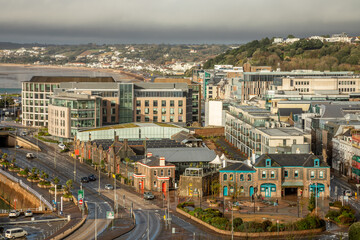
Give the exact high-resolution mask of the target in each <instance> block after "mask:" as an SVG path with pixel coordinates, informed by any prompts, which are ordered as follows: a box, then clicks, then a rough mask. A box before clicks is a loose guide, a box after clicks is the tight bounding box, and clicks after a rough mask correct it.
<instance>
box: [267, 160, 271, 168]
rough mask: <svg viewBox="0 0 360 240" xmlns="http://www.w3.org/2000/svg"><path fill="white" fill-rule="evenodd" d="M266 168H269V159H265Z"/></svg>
mask: <svg viewBox="0 0 360 240" xmlns="http://www.w3.org/2000/svg"><path fill="white" fill-rule="evenodd" d="M266 167H271V160H270V159H266Z"/></svg>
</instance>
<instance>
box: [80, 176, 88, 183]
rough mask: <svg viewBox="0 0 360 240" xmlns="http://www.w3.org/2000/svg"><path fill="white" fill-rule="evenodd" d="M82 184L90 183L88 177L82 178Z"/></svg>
mask: <svg viewBox="0 0 360 240" xmlns="http://www.w3.org/2000/svg"><path fill="white" fill-rule="evenodd" d="M81 182H82V183H88V182H89V179H88V177H82V178H81Z"/></svg>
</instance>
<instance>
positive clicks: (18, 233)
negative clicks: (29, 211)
mask: <svg viewBox="0 0 360 240" xmlns="http://www.w3.org/2000/svg"><path fill="white" fill-rule="evenodd" d="M27 235H28V233H27V232H26V231H25V230H24V229H22V228H11V229H7V230H6V232H5V237H6V238H20V237H26V236H27Z"/></svg>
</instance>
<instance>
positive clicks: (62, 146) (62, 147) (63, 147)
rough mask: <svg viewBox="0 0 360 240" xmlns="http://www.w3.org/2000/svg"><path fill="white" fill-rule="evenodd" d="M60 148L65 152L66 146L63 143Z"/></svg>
mask: <svg viewBox="0 0 360 240" xmlns="http://www.w3.org/2000/svg"><path fill="white" fill-rule="evenodd" d="M58 147H59V148H61V150H65V148H66V146H65V144H63V143H59V145H58Z"/></svg>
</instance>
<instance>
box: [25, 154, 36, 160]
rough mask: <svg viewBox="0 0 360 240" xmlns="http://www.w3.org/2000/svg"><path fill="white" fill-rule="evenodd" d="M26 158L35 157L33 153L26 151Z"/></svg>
mask: <svg viewBox="0 0 360 240" xmlns="http://www.w3.org/2000/svg"><path fill="white" fill-rule="evenodd" d="M26 158H30V159H31V158H35V155H34V154H33V153H27V154H26Z"/></svg>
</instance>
